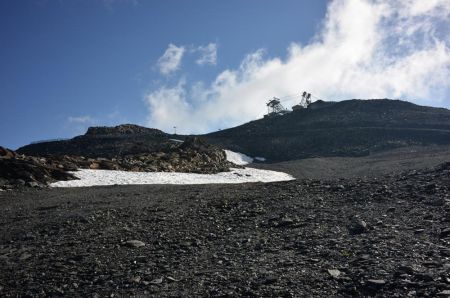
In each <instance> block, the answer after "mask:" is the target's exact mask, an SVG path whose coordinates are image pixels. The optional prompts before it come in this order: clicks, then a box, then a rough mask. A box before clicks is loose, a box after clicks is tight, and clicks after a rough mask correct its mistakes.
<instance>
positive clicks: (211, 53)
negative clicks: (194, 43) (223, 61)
mask: <svg viewBox="0 0 450 298" xmlns="http://www.w3.org/2000/svg"><path fill="white" fill-rule="evenodd" d="M196 51H198V52H199V53H200V58H198V59H197V60H196V61H195V62H196V63H197V64H198V65H216V64H217V44H216V43H209V44H207V45H206V46H199V47H198V48H197V49H196Z"/></svg>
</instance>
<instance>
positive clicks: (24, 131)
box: [0, 0, 450, 148]
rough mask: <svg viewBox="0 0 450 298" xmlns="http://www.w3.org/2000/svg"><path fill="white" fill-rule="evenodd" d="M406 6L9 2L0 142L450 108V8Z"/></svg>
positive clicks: (0, 78) (415, 2)
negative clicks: (298, 115) (321, 111)
mask: <svg viewBox="0 0 450 298" xmlns="http://www.w3.org/2000/svg"><path fill="white" fill-rule="evenodd" d="M408 1H409V2H408V3H407V5H405V2H406V1H398V2H397V1H377V2H376V3H375V2H373V1H369V0H336V1H319V0H311V1H261V0H247V1H237V0H236V1H200V0H199V1H188V0H184V1H170V0H164V1H162V0H161V1H143V0H73V1H69V0H59V1H58V0H54V1H52V0H47V1H45V0H36V1H26V0H24V1H15V0H4V1H0V40H1V42H0V101H1V106H2V108H1V109H0V124H1V127H2V129H1V131H0V145H2V146H7V147H10V148H17V147H19V146H22V145H25V144H28V143H29V142H32V141H35V140H42V139H53V138H66V137H73V136H75V135H78V134H82V133H84V131H85V130H86V128H87V127H88V126H93V125H116V124H120V123H136V124H140V125H145V126H149V127H156V128H160V129H163V130H165V131H172V127H173V126H177V127H178V131H179V132H180V133H203V132H208V131H213V130H216V129H219V128H226V127H230V126H233V125H237V124H240V123H243V122H246V121H249V120H253V119H256V118H259V117H261V116H262V114H263V113H264V111H265V106H264V103H265V102H266V101H267V99H269V98H271V97H272V96H279V97H282V96H286V95H291V94H299V93H301V92H302V91H303V90H308V91H310V92H311V93H313V94H315V95H316V96H318V97H321V98H324V99H330V100H341V99H348V98H375V97H382V98H384V97H393V98H403V99H407V100H410V101H413V102H416V103H419V104H426V105H432V106H444V107H450V102H449V101H448V99H449V98H450V96H449V94H450V92H449V90H450V89H449V82H448V75H449V69H450V68H449V65H450V51H449V48H448V47H449V45H450V37H449V32H448V29H447V28H450V26H448V25H449V24H448V19H449V18H448V17H449V15H450V5H449V3H448V1H446V0H430V1H425V2H424V1H421V0H408ZM420 1H421V2H420ZM424 3H425V4H424ZM426 3H428V4H426ZM296 100H297V98H292V97H291V98H289V100H288V101H286V102H285V104H286V105H287V106H290V105H292V104H295V101H296Z"/></svg>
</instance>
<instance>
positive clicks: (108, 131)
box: [85, 124, 165, 136]
mask: <svg viewBox="0 0 450 298" xmlns="http://www.w3.org/2000/svg"><path fill="white" fill-rule="evenodd" d="M132 134H134V135H136V134H148V135H159V136H163V135H165V134H164V133H163V132H162V131H160V130H159V129H154V128H147V127H142V126H139V125H135V124H121V125H118V126H114V127H109V126H97V127H89V128H88V130H87V132H86V134H85V135H86V136H118V135H132Z"/></svg>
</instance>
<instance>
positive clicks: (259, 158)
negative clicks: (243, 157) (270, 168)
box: [255, 157, 266, 161]
mask: <svg viewBox="0 0 450 298" xmlns="http://www.w3.org/2000/svg"><path fill="white" fill-rule="evenodd" d="M255 160H257V161H266V159H265V158H264V157H255Z"/></svg>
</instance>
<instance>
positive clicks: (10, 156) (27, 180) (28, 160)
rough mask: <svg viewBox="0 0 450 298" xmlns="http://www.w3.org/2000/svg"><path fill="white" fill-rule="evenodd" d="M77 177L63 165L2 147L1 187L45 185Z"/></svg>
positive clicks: (0, 156)
mask: <svg viewBox="0 0 450 298" xmlns="http://www.w3.org/2000/svg"><path fill="white" fill-rule="evenodd" d="M72 179H76V178H75V177H74V176H73V175H72V174H70V173H67V172H66V171H65V169H64V168H63V167H62V166H58V165H56V164H47V162H46V160H45V159H41V158H37V157H30V156H24V155H20V154H17V153H16V152H14V151H12V150H9V149H6V148H3V147H0V189H10V188H16V187H20V186H30V187H43V186H46V185H47V184H48V183H51V182H55V181H59V180H72Z"/></svg>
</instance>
